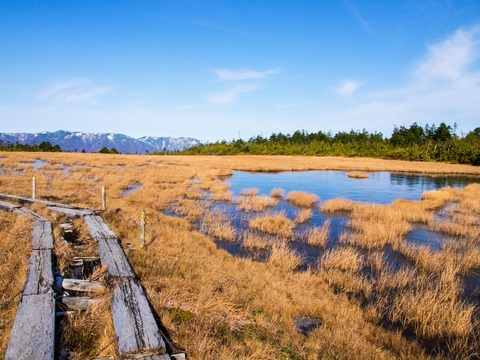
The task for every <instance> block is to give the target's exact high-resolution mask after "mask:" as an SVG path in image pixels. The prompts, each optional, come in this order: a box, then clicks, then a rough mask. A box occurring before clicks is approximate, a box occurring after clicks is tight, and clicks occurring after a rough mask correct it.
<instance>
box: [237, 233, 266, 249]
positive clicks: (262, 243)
mask: <svg viewBox="0 0 480 360" xmlns="http://www.w3.org/2000/svg"><path fill="white" fill-rule="evenodd" d="M242 246H243V247H246V248H256V249H266V248H268V247H270V246H271V244H270V243H269V242H268V241H267V240H266V239H265V238H264V237H263V236H260V235H257V234H252V233H251V232H246V233H245V234H244V235H243V243H242Z"/></svg>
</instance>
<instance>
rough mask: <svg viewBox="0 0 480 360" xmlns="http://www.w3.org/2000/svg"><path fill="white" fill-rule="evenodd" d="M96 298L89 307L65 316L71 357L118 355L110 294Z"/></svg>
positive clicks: (66, 342) (64, 336) (64, 340)
mask: <svg viewBox="0 0 480 360" xmlns="http://www.w3.org/2000/svg"><path fill="white" fill-rule="evenodd" d="M96 299H98V302H96V303H95V304H94V305H92V306H91V307H90V308H88V309H87V310H85V311H76V312H74V313H73V314H69V315H67V316H66V317H65V319H64V323H63V329H64V331H63V332H62V339H61V342H62V344H63V345H64V346H65V347H66V349H67V351H68V353H69V354H68V355H69V356H68V358H69V359H74V360H77V359H78V360H82V359H87V358H97V357H100V356H101V357H109V356H111V357H115V356H116V352H115V349H116V339H115V331H114V328H113V319H112V316H111V309H110V295H109V294H108V292H105V293H104V294H103V295H99V296H97V297H96Z"/></svg>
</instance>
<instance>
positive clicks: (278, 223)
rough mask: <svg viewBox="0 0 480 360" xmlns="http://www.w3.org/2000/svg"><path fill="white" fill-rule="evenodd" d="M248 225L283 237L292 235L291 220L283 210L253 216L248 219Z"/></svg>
mask: <svg viewBox="0 0 480 360" xmlns="http://www.w3.org/2000/svg"><path fill="white" fill-rule="evenodd" d="M248 226H249V228H250V229H254V230H258V231H261V232H264V233H267V234H272V235H278V236H280V237H282V238H284V239H287V238H291V237H292V236H293V222H292V221H291V220H290V219H288V218H287V217H286V216H285V213H283V212H280V213H278V214H273V215H263V216H259V217H256V218H253V219H251V220H250V221H249V223H248Z"/></svg>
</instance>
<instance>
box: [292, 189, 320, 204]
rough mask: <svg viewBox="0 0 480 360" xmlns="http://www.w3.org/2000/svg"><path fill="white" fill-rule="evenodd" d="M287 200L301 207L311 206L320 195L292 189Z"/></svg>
mask: <svg viewBox="0 0 480 360" xmlns="http://www.w3.org/2000/svg"><path fill="white" fill-rule="evenodd" d="M286 200H287V201H288V202H290V203H292V204H293V205H295V206H298V207H301V208H310V207H312V206H314V205H315V203H316V202H317V200H318V196H317V195H315V194H310V193H308V192H305V191H291V192H289V193H288V194H287V197H286Z"/></svg>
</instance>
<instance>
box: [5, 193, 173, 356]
mask: <svg viewBox="0 0 480 360" xmlns="http://www.w3.org/2000/svg"><path fill="white" fill-rule="evenodd" d="M0 200H7V201H14V202H17V203H20V204H26V203H42V204H44V205H45V206H46V207H47V208H48V209H49V210H51V211H55V212H60V213H63V214H65V215H66V216H69V217H78V216H80V217H83V218H84V220H85V223H86V225H87V226H88V228H89V232H90V235H91V236H92V238H94V239H95V241H96V243H97V245H98V252H99V256H100V261H101V263H102V265H106V266H107V274H108V283H109V285H110V291H111V302H112V316H113V323H114V328H115V333H116V336H117V344H118V355H119V357H120V358H121V359H145V360H166V359H170V356H169V355H168V354H167V353H166V346H165V342H164V339H163V338H162V335H161V332H160V330H159V328H158V325H157V323H156V321H155V317H154V315H153V312H152V310H151V308H150V305H149V303H148V300H147V298H146V296H145V292H144V290H143V288H142V287H141V285H140V283H139V282H138V280H137V279H136V276H135V273H134V271H133V270H132V268H131V266H130V264H129V263H128V260H127V258H126V256H125V253H124V252H123V249H122V248H121V246H120V244H119V241H118V238H117V236H116V235H115V233H114V232H113V231H112V230H111V229H110V228H109V227H108V226H107V225H106V224H105V222H104V221H103V219H102V218H101V217H100V216H99V215H98V214H97V212H96V211H94V210H89V209H81V208H77V207H74V206H70V205H63V204H58V203H53V202H49V201H44V200H35V199H30V198H25V197H20V196H14V195H6V194H0ZM0 209H3V210H8V211H12V212H14V213H16V214H26V215H28V216H31V217H32V219H33V220H34V230H33V235H32V238H33V239H32V243H33V248H32V249H33V250H32V257H31V259H30V263H29V271H28V273H27V280H26V283H25V289H24V294H23V296H22V301H21V303H20V305H19V309H18V312H17V317H16V318H15V323H14V327H13V330H12V336H11V339H10V342H9V346H8V350H7V354H6V357H5V358H6V359H53V356H54V318H55V299H54V294H53V291H52V284H53V274H52V262H51V254H52V249H53V239H52V235H51V234H52V227H51V224H50V223H49V222H48V220H47V219H44V218H42V217H41V216H39V215H38V214H35V213H34V212H32V211H30V210H28V209H26V208H23V207H21V206H18V205H13V204H11V203H9V202H4V201H0ZM40 306H41V309H42V310H41V311H39V309H40ZM19 314H20V315H19ZM40 316H41V317H42V321H43V322H44V323H48V324H44V325H40V324H41V323H40V322H38V317H40ZM44 326H45V327H44ZM37 328H38V329H40V330H41V331H37V330H38V329H37ZM33 334H41V336H40V335H39V336H37V337H38V338H34V339H33V340H34V341H35V342H36V344H32V337H34V335H33ZM28 349H31V351H30V350H28ZM39 350H40V351H39ZM172 357H175V356H172Z"/></svg>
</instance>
